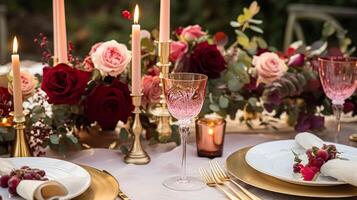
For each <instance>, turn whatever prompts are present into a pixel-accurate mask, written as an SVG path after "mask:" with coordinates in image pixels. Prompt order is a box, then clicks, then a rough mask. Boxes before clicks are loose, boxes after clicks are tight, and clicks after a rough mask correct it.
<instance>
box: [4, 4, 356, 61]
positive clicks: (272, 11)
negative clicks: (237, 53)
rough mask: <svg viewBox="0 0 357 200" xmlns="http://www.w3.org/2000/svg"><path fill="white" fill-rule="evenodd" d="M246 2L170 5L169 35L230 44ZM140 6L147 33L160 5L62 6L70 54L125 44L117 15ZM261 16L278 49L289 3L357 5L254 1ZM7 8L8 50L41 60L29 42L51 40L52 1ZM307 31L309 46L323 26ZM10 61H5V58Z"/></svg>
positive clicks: (123, 23)
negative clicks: (15, 43)
mask: <svg viewBox="0 0 357 200" xmlns="http://www.w3.org/2000/svg"><path fill="white" fill-rule="evenodd" d="M250 2H251V0H240V1H239V0H171V4H172V5H171V15H172V18H171V24H172V30H174V29H175V28H177V27H178V26H186V25H190V24H200V25H201V26H202V27H203V28H204V29H205V30H208V31H209V32H210V33H215V32H217V31H224V32H225V33H227V34H228V35H229V36H230V40H231V41H233V40H234V37H235V33H234V31H233V29H232V28H231V27H230V25H229V22H230V21H232V20H236V17H237V16H238V14H239V13H241V12H242V9H243V7H244V6H249V4H250ZM136 3H138V4H139V5H140V11H141V13H140V15H141V18H140V24H141V26H142V28H143V29H147V30H152V29H154V28H157V27H158V24H159V10H160V9H159V8H160V0H135V1H133V0H105V1H98V0H72V1H70V0H67V1H66V17H67V18H66V20H67V33H68V39H69V40H71V41H73V42H74V44H75V50H76V51H77V52H76V53H75V54H77V53H78V55H82V56H84V55H85V54H86V53H87V52H88V51H89V49H90V47H91V45H92V44H94V43H95V42H99V41H105V40H110V39H115V40H118V41H119V42H123V43H127V42H128V41H129V39H130V31H131V22H130V21H128V20H125V19H123V18H122V17H121V11H123V10H132V8H134V5H135V4H136ZM258 3H259V4H260V5H261V12H260V14H259V16H258V18H260V19H263V20H264V24H263V28H264V31H265V32H264V37H265V39H266V40H267V41H268V43H269V44H270V45H271V46H275V47H277V48H278V49H282V45H283V39H284V31H285V26H286V20H287V6H288V5H289V4H291V3H304V4H318V5H324V4H325V5H334V6H345V7H355V8H357V0H334V1H326V0H258ZM1 4H2V5H5V6H6V7H7V15H6V18H7V24H8V30H9V31H8V36H9V38H8V46H9V49H11V43H12V37H13V36H14V35H17V36H18V38H19V41H20V47H21V49H20V50H21V54H22V57H24V58H28V59H33V60H40V54H39V51H38V49H37V47H36V46H35V45H34V43H33V39H34V38H35V37H36V36H37V35H38V34H39V33H40V32H42V33H44V34H45V35H47V36H48V38H49V40H52V1H51V0H0V5H1ZM337 19H338V20H339V22H340V23H341V24H342V26H343V27H344V28H345V29H347V30H348V31H349V35H350V37H351V38H352V40H354V41H355V40H356V39H355V38H357V31H356V30H357V23H355V21H356V19H339V18H337ZM303 28H304V30H305V31H306V30H308V38H307V40H308V42H309V41H314V40H316V39H318V38H319V37H320V33H321V28H322V23H317V22H306V23H305V22H304V25H303ZM9 58H10V57H9Z"/></svg>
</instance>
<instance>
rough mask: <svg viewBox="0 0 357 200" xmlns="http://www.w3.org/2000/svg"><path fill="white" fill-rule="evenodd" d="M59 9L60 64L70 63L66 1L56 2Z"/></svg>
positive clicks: (59, 0)
mask: <svg viewBox="0 0 357 200" xmlns="http://www.w3.org/2000/svg"><path fill="white" fill-rule="evenodd" d="M55 1H58V2H57V6H58V7H57V8H58V14H57V15H58V18H57V20H58V21H57V36H58V38H57V41H58V46H57V48H58V62H59V63H68V55H67V31H66V14H65V6H64V0H55Z"/></svg>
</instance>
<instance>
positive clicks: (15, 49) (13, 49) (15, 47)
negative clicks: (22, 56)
mask: <svg viewBox="0 0 357 200" xmlns="http://www.w3.org/2000/svg"><path fill="white" fill-rule="evenodd" d="M17 46H18V45H17V39H16V36H15V37H14V42H13V43H12V53H14V54H16V53H17Z"/></svg>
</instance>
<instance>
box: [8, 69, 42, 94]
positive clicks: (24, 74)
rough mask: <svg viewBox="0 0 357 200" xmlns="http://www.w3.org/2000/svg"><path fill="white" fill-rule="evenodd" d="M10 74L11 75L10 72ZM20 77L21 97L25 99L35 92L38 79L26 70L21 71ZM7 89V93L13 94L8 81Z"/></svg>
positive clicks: (10, 83)
mask: <svg viewBox="0 0 357 200" xmlns="http://www.w3.org/2000/svg"><path fill="white" fill-rule="evenodd" d="M10 76H12V74H11V75H10ZM20 78H21V92H22V97H23V98H24V99H26V98H28V97H30V96H32V95H33V94H34V93H35V89H36V86H37V84H38V81H37V78H36V77H35V76H34V75H32V74H31V73H30V72H28V71H21V73H20ZM8 90H9V93H10V94H11V95H13V87H12V82H9V85H8Z"/></svg>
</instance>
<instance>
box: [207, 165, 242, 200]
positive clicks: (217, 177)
mask: <svg viewBox="0 0 357 200" xmlns="http://www.w3.org/2000/svg"><path fill="white" fill-rule="evenodd" d="M209 165H210V168H211V174H212V177H213V179H214V181H215V182H216V183H217V184H218V185H225V186H226V187H227V188H228V189H230V190H231V191H232V192H233V193H234V194H235V195H236V196H237V197H238V198H240V199H244V196H243V195H242V194H240V193H239V192H237V190H235V189H234V188H233V187H232V186H230V185H229V184H227V183H225V182H224V181H222V179H221V178H220V174H219V172H218V170H216V168H215V167H214V166H213V165H212V163H211V162H209Z"/></svg>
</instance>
